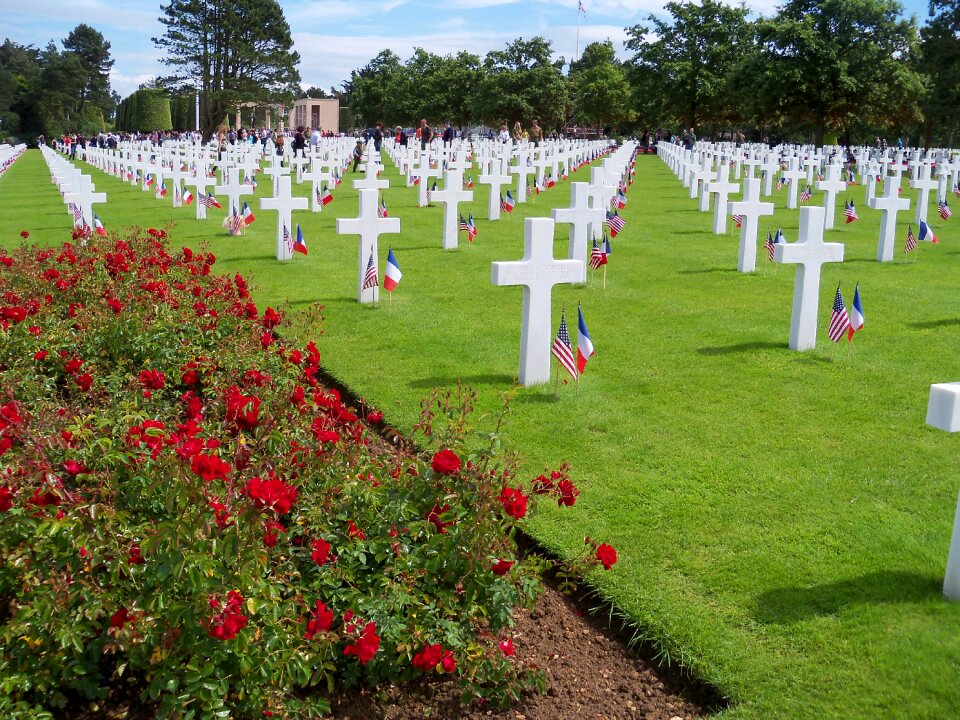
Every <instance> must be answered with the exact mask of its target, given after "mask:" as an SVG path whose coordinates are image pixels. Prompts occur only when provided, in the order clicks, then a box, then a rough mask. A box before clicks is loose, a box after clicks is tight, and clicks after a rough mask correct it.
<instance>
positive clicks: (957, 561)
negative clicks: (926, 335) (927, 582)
mask: <svg viewBox="0 0 960 720" xmlns="http://www.w3.org/2000/svg"><path fill="white" fill-rule="evenodd" d="M927 425H930V426H932V427H935V428H939V429H940V430H946V431H947V432H958V431H960V383H957V382H952V383H935V384H933V385H931V386H930V399H929V400H928V402H927ZM943 595H944V597H946V598H947V600H953V601H957V600H960V499H958V500H957V509H956V510H955V511H954V515H953V534H952V535H951V536H950V551H949V553H948V555H947V572H946V575H945V576H944V578H943Z"/></svg>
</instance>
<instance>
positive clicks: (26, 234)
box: [20, 230, 30, 240]
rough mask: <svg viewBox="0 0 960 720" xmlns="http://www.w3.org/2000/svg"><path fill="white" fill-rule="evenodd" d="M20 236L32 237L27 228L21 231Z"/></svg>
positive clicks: (24, 237)
mask: <svg viewBox="0 0 960 720" xmlns="http://www.w3.org/2000/svg"><path fill="white" fill-rule="evenodd" d="M20 237H22V238H23V239H24V240H26V239H27V238H28V237H30V233H28V232H27V231H26V230H21V231H20Z"/></svg>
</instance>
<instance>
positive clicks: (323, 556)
mask: <svg viewBox="0 0 960 720" xmlns="http://www.w3.org/2000/svg"><path fill="white" fill-rule="evenodd" d="M0 490H2V488H0ZM311 547H312V548H313V552H312V553H310V559H311V560H313V562H315V563H316V564H317V565H324V564H326V562H327V560H329V559H330V543H328V542H327V541H326V540H324V539H323V538H317V539H316V540H314V541H313V543H312V544H311Z"/></svg>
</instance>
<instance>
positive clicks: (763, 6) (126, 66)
mask: <svg viewBox="0 0 960 720" xmlns="http://www.w3.org/2000/svg"><path fill="white" fill-rule="evenodd" d="M901 2H902V4H903V5H904V7H905V12H906V14H908V15H909V14H915V15H917V17H918V19H919V21H920V23H921V24H922V23H923V22H924V21H925V18H926V14H927V2H926V0H901ZM583 4H584V7H585V9H586V11H587V12H586V17H583V18H581V23H580V48H581V49H582V48H583V46H584V45H586V44H588V43H590V42H593V41H596V40H606V39H610V40H612V41H613V42H614V46H615V47H616V48H617V49H618V50H619V51H620V55H621V56H622V57H626V53H624V52H623V40H624V39H625V37H626V34H625V32H624V27H627V26H631V25H635V24H637V23H642V22H643V21H644V20H645V19H646V18H647V16H648V15H650V14H651V13H654V14H658V15H660V14H663V3H660V2H654V1H653V0H583ZM777 4H778V0H752V1H751V2H748V5H749V6H750V8H751V9H752V10H754V11H755V12H757V13H761V14H769V13H771V12H772V11H773V10H774V8H775V6H776V5H777ZM280 5H281V6H282V7H283V10H284V13H285V15H286V18H287V21H288V22H289V23H290V27H291V30H292V31H293V39H294V45H295V49H296V50H297V51H298V52H299V53H300V57H301V61H300V75H301V78H302V80H303V84H304V86H305V87H309V86H311V85H316V86H319V87H323V88H329V87H331V86H332V85H337V86H339V85H340V83H341V82H343V81H344V80H345V79H347V78H348V77H349V75H350V71H351V70H353V69H355V68H359V67H362V66H364V65H366V64H367V62H368V61H369V60H370V59H371V58H373V57H374V56H375V55H376V54H377V53H378V52H380V50H382V49H384V48H390V49H391V50H393V51H394V52H395V53H396V54H397V55H399V56H400V57H401V58H402V59H404V60H406V59H407V58H408V57H409V56H410V55H411V53H412V51H413V49H414V48H415V47H422V48H424V49H425V50H427V51H429V52H433V53H437V54H440V55H446V54H449V53H456V52H458V51H460V50H468V51H470V52H473V53H476V54H478V55H480V56H481V57H482V56H483V55H485V54H486V53H487V52H488V51H489V50H498V49H501V48H503V47H504V46H505V45H506V43H508V42H510V41H511V40H514V39H516V38H518V37H524V38H530V37H533V36H535V35H542V36H544V37H546V38H547V39H549V40H550V41H551V42H552V43H553V49H554V51H555V53H556V54H557V55H558V56H561V55H562V56H564V57H566V58H571V57H573V56H574V54H575V53H576V48H577V15H578V13H577V0H280ZM159 15H160V3H159V2H158V1H157V0H150V1H148V0H126V1H123V0H67V1H64V0H0V18H3V23H2V25H0V37H7V38H10V39H11V40H13V41H15V42H18V43H22V44H28V45H29V44H32V45H35V46H38V47H43V46H45V45H46V43H47V42H48V41H49V40H54V41H55V42H56V43H57V44H58V45H59V44H60V41H61V40H62V39H63V38H64V37H66V36H67V35H68V34H69V32H70V31H71V30H72V29H73V28H74V27H76V26H77V25H78V24H79V23H81V22H83V23H87V24H88V25H91V26H92V27H94V28H96V29H97V30H99V31H100V32H101V33H102V34H103V35H104V37H105V38H106V39H107V40H108V41H109V42H110V45H111V53H112V55H113V58H114V60H115V61H116V62H115V65H114V69H113V73H112V75H111V84H112V86H113V88H114V89H115V90H116V91H117V92H119V93H120V95H121V96H126V95H128V94H130V93H131V92H133V91H134V90H136V89H137V87H138V85H139V84H140V83H142V82H144V81H146V80H149V79H150V78H152V77H154V76H155V75H159V74H162V73H163V72H164V68H163V66H162V65H161V64H160V62H159V59H160V53H159V52H158V51H157V50H156V49H155V48H154V47H153V43H152V42H151V41H150V39H151V38H152V37H156V36H159V35H160V34H162V32H163V26H162V25H161V24H160V23H159V22H158V21H157V18H158V17H159Z"/></svg>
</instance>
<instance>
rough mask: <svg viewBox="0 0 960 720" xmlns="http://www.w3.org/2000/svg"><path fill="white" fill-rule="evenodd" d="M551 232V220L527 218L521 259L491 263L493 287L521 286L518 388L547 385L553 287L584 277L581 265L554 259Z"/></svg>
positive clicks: (577, 261)
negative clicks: (520, 386) (521, 311)
mask: <svg viewBox="0 0 960 720" xmlns="http://www.w3.org/2000/svg"><path fill="white" fill-rule="evenodd" d="M553 229H554V222H553V220H551V219H550V218H527V219H526V220H524V223H523V246H524V252H523V259H522V260H519V261H515V262H495V263H492V268H491V270H492V271H491V276H492V281H493V284H494V285H497V286H504V285H522V286H523V315H522V321H521V326H520V384H521V385H537V384H540V383H546V382H550V345H551V342H552V333H553V330H552V327H551V322H550V319H551V316H552V313H551V305H552V295H553V286H554V285H557V284H558V283H575V282H580V278H581V277H582V276H583V268H582V265H583V263H581V262H580V261H579V260H555V259H554V258H553Z"/></svg>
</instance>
